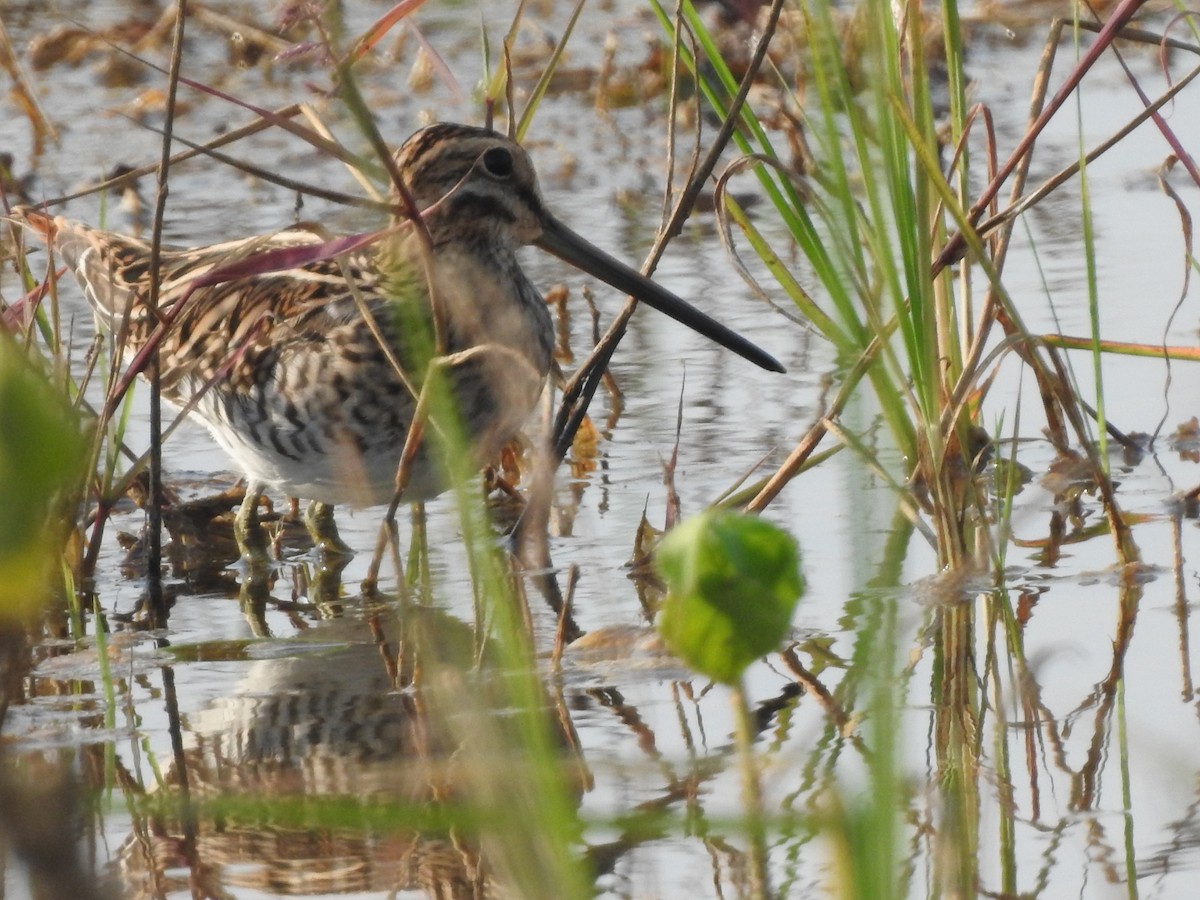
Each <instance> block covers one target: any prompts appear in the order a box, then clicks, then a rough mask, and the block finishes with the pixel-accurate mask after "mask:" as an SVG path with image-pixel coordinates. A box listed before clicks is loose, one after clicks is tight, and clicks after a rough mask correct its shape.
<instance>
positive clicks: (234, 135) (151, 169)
mask: <svg viewBox="0 0 1200 900" xmlns="http://www.w3.org/2000/svg"><path fill="white" fill-rule="evenodd" d="M302 108H303V107H302V105H301V104H298V103H293V104H292V105H290V106H285V107H283V108H282V109H279V110H276V111H275V112H274V113H272V118H273V119H279V118H283V119H288V118H291V117H292V116H295V115H298V114H299V113H300V111H301V109H302ZM277 124H278V123H277V122H276V121H271V120H268V119H264V118H261V117H260V118H257V119H255V120H254V121H253V122H249V123H247V124H246V125H243V126H241V127H240V128H235V129H233V130H232V131H227V132H225V133H224V134H222V135H221V136H220V137H216V138H214V139H213V140H211V141H207V142H206V143H203V144H188V146H189V149H187V150H184V151H181V152H179V153H176V154H175V155H174V156H172V157H171V158H170V164H171V165H178V164H179V163H181V162H184V161H186V160H189V159H192V158H194V157H197V156H214V155H215V154H214V152H213V151H215V150H216V149H217V148H218V147H224V146H225V145H226V144H232V143H233V142H235V141H240V140H241V139H242V138H245V137H249V136H250V135H252V134H257V133H258V132H260V131H265V130H266V129H268V128H271V127H273V126H275V125H277ZM175 140H177V141H179V142H180V143H184V144H187V143H188V142H187V141H184V140H183V139H182V138H179V137H176V138H175ZM217 158H218V160H219V161H221V162H225V161H227V160H228V159H229V157H223V155H222V156H219V157H217ZM160 164H161V163H157V162H155V163H148V164H147V165H144V166H138V167H137V168H136V169H131V170H129V171H128V172H125V173H123V174H121V175H117V176H115V177H113V178H107V179H105V180H104V181H100V182H97V183H96V184H93V185H90V186H88V187H86V188H82V189H80V190H78V191H75V192H74V193H71V194H64V195H63V196H61V197H52V198H50V199H49V200H43V201H41V202H40V203H39V204H38V205H39V208H41V207H50V206H60V205H62V204H63V203H66V202H67V201H69V200H77V199H78V198H80V197H86V196H89V195H90V194H95V193H98V192H99V191H110V190H121V189H123V188H126V187H129V186H130V185H132V184H133V183H134V182H136V181H137V180H138V179H139V178H143V177H145V176H146V175H152V174H154V173H155V172H157V171H158V167H159V165H160Z"/></svg>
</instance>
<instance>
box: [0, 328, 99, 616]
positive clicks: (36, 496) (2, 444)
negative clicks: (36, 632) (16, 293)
mask: <svg viewBox="0 0 1200 900" xmlns="http://www.w3.org/2000/svg"><path fill="white" fill-rule="evenodd" d="M83 454H84V443H83V438H82V435H81V433H80V428H79V422H78V419H77V417H76V415H75V413H74V411H73V410H72V409H71V407H70V405H69V404H68V402H67V399H66V397H65V396H64V395H62V394H61V393H58V392H56V391H55V390H54V388H53V387H52V386H51V385H50V383H49V382H48V381H47V379H46V377H45V376H44V375H43V374H42V373H41V372H40V371H38V370H37V369H36V368H35V367H34V366H33V365H32V364H31V363H30V362H29V360H28V359H27V358H26V356H25V354H24V353H23V352H22V351H21V349H20V348H18V347H17V346H16V345H15V344H14V343H13V342H12V340H11V339H9V338H8V336H7V335H0V497H3V498H4V500H3V502H2V503H0V619H6V618H13V617H15V618H19V619H24V618H27V617H29V616H31V615H33V614H34V613H35V612H36V610H37V609H38V608H39V606H40V603H41V600H42V598H43V597H45V596H46V585H47V578H48V576H49V573H50V572H51V571H52V569H51V566H52V564H53V561H54V560H55V558H56V557H57V554H58V542H57V541H56V540H55V539H54V535H53V533H52V529H51V528H50V521H49V520H50V513H51V509H52V506H53V504H54V501H55V499H56V498H57V497H58V496H59V494H60V492H61V491H62V490H63V489H65V488H67V487H69V486H70V485H71V484H72V483H73V482H74V480H75V478H76V477H77V475H78V473H79V469H80V465H81V464H82V460H83Z"/></svg>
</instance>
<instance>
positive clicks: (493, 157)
mask: <svg viewBox="0 0 1200 900" xmlns="http://www.w3.org/2000/svg"><path fill="white" fill-rule="evenodd" d="M483 167H484V169H486V170H487V173H488V174H489V175H491V176H492V177H493V178H507V177H508V176H509V175H511V174H512V171H513V158H512V154H511V153H509V152H508V151H507V150H505V149H504V148H503V147H492V148H491V149H490V150H487V151H485V152H484V154H483Z"/></svg>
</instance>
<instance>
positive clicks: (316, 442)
mask: <svg viewBox="0 0 1200 900" xmlns="http://www.w3.org/2000/svg"><path fill="white" fill-rule="evenodd" d="M395 158H396V163H397V168H398V170H399V172H400V173H401V175H402V176H403V179H404V182H405V184H406V186H407V188H408V190H409V192H410V193H411V195H412V197H413V199H414V200H415V201H416V204H417V207H418V208H419V209H420V210H422V216H421V218H422V221H423V231H422V230H421V229H418V228H417V227H414V226H413V224H412V223H411V222H409V223H407V224H406V226H405V227H400V225H401V222H402V221H403V219H401V218H399V217H398V218H397V220H396V222H395V223H394V224H395V225H396V226H397V228H396V230H395V232H394V233H392V234H391V235H390V236H388V237H385V238H384V239H382V240H381V241H380V242H379V243H378V244H377V245H375V246H373V247H372V248H371V249H369V250H362V249H360V250H357V251H351V252H347V253H345V254H342V255H341V256H339V257H336V258H327V259H320V260H317V261H312V260H311V259H308V260H306V261H305V262H304V263H303V264H302V265H296V266H293V267H287V268H283V269H280V270H276V271H271V272H265V273H260V274H254V275H250V276H248V277H239V278H237V279H235V280H227V281H223V282H221V283H215V284H207V285H205V286H203V287H200V288H198V289H192V290H190V291H189V286H191V285H192V283H193V282H194V281H195V280H196V279H197V278H200V277H203V276H207V275H210V273H213V272H216V271H218V270H221V269H226V268H227V267H229V266H230V265H232V264H235V263H239V262H240V261H243V260H248V259H250V258H251V257H252V256H254V255H255V254H259V253H262V252H264V251H275V250H280V249H282V248H300V247H305V246H309V245H319V244H323V243H325V241H326V238H325V237H323V236H322V235H321V234H320V233H318V230H317V229H313V228H305V227H296V228H291V229H288V230H286V231H280V232H277V233H275V234H269V235H265V236H259V237H251V238H246V239H243V240H235V241H229V242H226V243H222V244H216V245H213V246H208V247H197V248H194V249H186V250H185V249H165V250H164V251H163V252H162V254H161V260H160V269H159V293H158V301H157V302H158V307H157V309H152V308H151V307H150V304H149V295H150V284H149V281H150V278H149V273H150V246H149V244H147V243H146V242H144V241H140V240H137V239H134V238H130V237H125V236H122V235H119V234H113V233H111V232H107V231H100V230H97V229H94V228H90V227H88V226H87V225H82V224H78V223H75V222H70V221H68V220H66V219H63V218H51V217H50V216H48V215H46V214H44V213H41V212H37V211H34V210H30V209H23V210H18V211H17V213H16V215H17V216H18V217H19V218H20V219H21V220H22V221H23V222H24V223H25V224H26V225H27V226H29V227H30V228H32V229H33V230H34V231H35V232H37V233H39V234H40V235H41V236H42V237H43V238H44V239H45V240H46V241H47V242H48V243H50V244H51V245H52V246H53V248H54V249H55V251H56V252H57V254H58V256H59V258H60V259H61V260H62V261H63V262H65V263H66V264H67V265H68V266H69V267H70V268H71V269H72V270H73V271H74V273H75V275H76V277H77V278H78V280H79V283H80V284H81V285H82V287H83V290H84V293H85V294H86V295H87V298H88V300H89V301H90V303H91V304H92V306H93V307H94V308H95V310H96V313H97V315H98V317H99V319H100V321H101V325H102V327H104V328H105V329H107V330H108V331H110V332H111V333H112V334H113V335H114V336H115V337H116V339H117V341H118V343H119V345H120V346H121V347H122V348H123V352H124V354H125V355H126V357H129V356H132V355H133V354H135V353H136V352H137V351H138V350H139V349H140V348H141V347H142V346H143V345H144V344H145V343H146V342H147V340H149V339H150V338H151V336H152V335H153V333H154V332H155V330H156V328H157V326H158V325H159V323H160V322H162V321H164V320H169V322H170V327H169V330H168V331H167V333H166V334H165V336H164V337H163V339H162V342H161V344H160V347H159V369H160V379H161V386H162V394H163V396H164V397H166V398H167V399H169V400H171V401H174V402H176V403H178V404H181V405H186V404H189V403H191V404H194V405H193V408H192V414H193V415H195V416H196V417H198V418H199V419H200V420H201V421H203V422H204V424H205V425H207V426H208V429H209V431H211V432H212V435H213V437H214V438H215V439H216V441H217V443H219V444H220V445H221V446H222V447H223V448H225V450H226V451H228V453H229V454H230V456H232V457H233V458H234V460H236V462H237V464H238V465H239V466H240V467H241V469H242V470H243V471H244V472H245V473H246V475H247V476H248V479H249V482H250V487H249V490H248V492H247V502H246V504H245V505H243V508H242V513H241V515H240V516H239V525H240V528H241V529H242V530H241V533H240V535H239V537H240V538H244V537H245V536H246V535H245V528H246V527H247V526H248V525H249V523H250V522H251V520H252V518H253V516H254V511H255V509H256V507H257V497H258V494H259V493H260V492H261V491H262V490H263V489H265V488H267V487H274V488H277V489H279V490H281V491H284V492H286V493H287V494H288V495H290V496H297V497H304V498H308V499H310V500H313V501H317V502H319V503H322V504H333V503H346V502H350V503H355V504H360V505H368V504H372V503H379V502H383V501H386V500H388V499H390V498H391V497H392V495H393V493H394V491H395V486H396V475H397V467H398V464H399V460H400V456H401V450H402V448H403V446H404V442H405V437H406V435H407V433H408V430H409V424H410V423H411V421H412V418H413V412H414V407H415V400H414V396H413V392H412V390H411V388H410V386H406V384H405V381H406V380H407V381H408V384H409V385H412V384H413V382H414V381H416V382H418V383H419V382H420V379H421V377H422V376H423V375H424V366H425V364H426V363H427V362H428V360H429V359H431V358H432V356H433V355H434V354H435V349H434V348H436V352H437V353H438V354H440V355H443V356H445V357H448V358H449V359H450V360H452V361H453V362H452V364H449V365H448V366H447V372H448V376H449V384H450V386H451V388H452V390H453V393H454V396H455V397H456V398H457V401H458V405H459V413H460V415H461V420H462V422H463V423H464V427H465V430H466V432H467V434H468V435H469V438H470V441H471V444H472V448H473V450H474V452H475V455H476V457H477V458H478V459H479V460H480V462H481V463H482V462H487V461H490V460H491V459H493V458H494V457H495V456H496V455H497V454H498V452H499V451H500V449H501V447H502V446H503V445H504V444H505V443H506V442H507V441H509V440H510V439H511V438H512V437H513V436H514V435H515V434H516V433H517V432H518V430H519V429H520V427H521V425H522V424H523V422H524V420H525V419H526V418H527V416H528V415H529V413H530V411H531V410H532V409H533V407H534V405H535V403H536V401H537V398H538V396H539V394H540V392H541V390H542V387H543V383H544V381H545V379H546V376H547V373H548V372H549V370H550V361H551V351H552V347H553V341H554V329H553V323H552V321H551V318H550V315H549V313H548V311H547V308H546V304H545V302H544V301H543V299H542V296H541V294H540V293H539V292H538V290H537V289H536V288H535V287H534V286H533V285H532V284H531V283H530V282H529V280H528V279H527V278H526V277H525V274H524V273H523V272H522V271H521V268H520V266H519V265H518V263H517V255H516V254H517V250H518V248H519V247H520V246H521V245H524V244H536V245H538V246H540V247H542V248H543V249H545V250H547V251H549V252H550V253H553V254H555V255H556V256H559V257H561V258H563V259H564V260H566V261H568V262H570V263H572V264H573V265H575V266H577V267H579V268H580V269H582V270H584V271H586V272H588V273H590V274H592V275H594V276H596V277H597V278H600V279H602V280H604V281H606V282H607V283H609V284H610V285H612V286H614V287H616V288H618V289H619V290H621V291H624V292H626V293H628V294H632V295H633V296H635V297H637V298H638V299H639V300H641V301H643V302H645V303H647V304H648V305H650V306H653V307H655V308H657V309H660V310H662V311H663V312H665V313H667V314H668V315H670V316H672V317H674V318H676V319H678V320H679V321H681V322H683V323H685V324H687V325H688V326H690V327H691V328H694V329H696V330H697V331H699V332H701V333H702V334H704V335H706V336H707V337H709V338H711V339H713V340H716V341H717V342H719V343H721V344H723V345H724V346H726V347H728V348H730V349H732V350H734V351H735V352H736V353H739V354H740V355H742V356H744V357H745V358H747V359H749V360H751V361H752V362H754V363H756V364H757V365H759V366H762V367H763V368H766V369H771V370H776V371H782V367H781V366H780V365H779V363H778V362H777V361H776V360H774V359H773V358H772V357H770V356H769V355H767V354H766V353H764V352H763V351H762V350H760V349H758V348H757V347H756V346H754V345H753V344H751V343H749V342H748V341H746V340H745V339H744V338H742V337H740V336H739V335H737V334H735V333H734V332H732V331H730V330H729V329H727V328H725V327H724V326H723V325H721V324H719V323H718V322H716V321H714V320H712V319H710V318H709V317H707V316H706V315H704V314H703V313H701V312H700V311H699V310H697V309H695V308H694V307H692V306H690V305H688V304H687V303H686V302H684V301H683V300H681V299H679V298H678V297H676V296H675V295H673V294H671V293H669V292H668V291H666V290H664V289H663V288H661V287H659V286H658V285H656V284H655V283H653V282H651V281H649V280H648V279H646V278H644V277H642V276H641V275H640V274H639V273H637V272H635V271H634V270H633V269H631V268H629V267H628V266H625V265H623V264H622V263H620V262H618V261H616V260H615V259H613V258H612V257H610V256H608V255H606V254H605V253H603V252H601V251H600V250H598V249H596V248H595V247H593V246H592V245H590V244H588V243H587V242H586V241H584V240H583V239H582V238H581V237H579V236H578V235H576V234H575V233H574V232H572V231H570V230H569V229H568V228H566V227H565V226H564V225H562V224H561V223H560V222H559V221H558V220H557V219H556V218H554V216H552V215H551V214H550V213H549V212H547V211H546V209H545V208H544V206H543V205H542V198H541V194H540V192H539V190H538V184H537V177H536V175H535V174H534V170H533V165H532V163H531V162H530V159H529V157H528V155H526V153H525V151H524V150H523V149H521V147H520V146H518V145H517V144H515V143H514V142H513V141H511V140H509V139H507V138H506V137H504V136H502V135H500V134H498V133H496V132H493V131H490V130H486V129H482V128H473V127H468V126H463V125H451V124H440V125H432V126H429V127H427V128H424V129H422V130H420V131H418V132H417V133H416V134H414V135H413V136H412V137H410V138H409V139H408V140H407V141H405V142H404V144H403V146H401V147H400V149H399V150H398V151H397V152H396V157H395ZM393 200H394V202H396V203H397V204H398V203H399V198H398V195H395V194H394V196H393ZM398 215H399V214H398ZM300 252H301V253H303V251H300ZM285 255H286V254H285ZM313 255H317V254H313ZM249 265H251V266H253V264H252V263H251V264H249ZM431 297H432V298H433V299H432V302H431ZM177 307H178V308H177ZM434 336H436V339H435V337H434ZM401 371H403V372H405V373H406V376H407V377H402V376H401V374H400V372H401ZM428 443H429V441H424V442H422V450H421V452H419V454H418V455H417V457H416V459H415V460H414V464H413V467H412V469H411V479H410V481H409V483H408V485H407V488H406V490H405V494H404V498H405V499H406V500H411V501H416V500H422V499H427V498H429V497H431V496H433V495H435V494H437V493H438V492H439V491H440V490H441V489H442V487H443V480H442V478H441V477H440V475H439V471H438V470H439V463H438V460H437V459H436V456H435V455H434V454H432V453H431V452H429V451H427V450H426V449H424V447H425V445H427V444H428ZM312 512H313V510H311V509H310V521H311V513H312ZM323 512H327V508H326V509H325V510H323ZM326 518H327V517H326ZM243 548H245V544H243Z"/></svg>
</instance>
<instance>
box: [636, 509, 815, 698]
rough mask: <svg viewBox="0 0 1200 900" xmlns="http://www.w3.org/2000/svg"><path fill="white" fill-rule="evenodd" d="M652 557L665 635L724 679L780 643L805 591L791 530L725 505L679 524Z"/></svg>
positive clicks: (706, 671)
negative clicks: (661, 592)
mask: <svg viewBox="0 0 1200 900" xmlns="http://www.w3.org/2000/svg"><path fill="white" fill-rule="evenodd" d="M657 564H658V569H659V572H660V573H661V574H662V576H663V578H664V579H665V580H666V582H667V587H668V589H669V591H670V593H669V594H668V595H667V599H666V600H664V601H663V607H662V612H661V613H660V614H659V617H658V630H659V632H660V633H661V634H662V637H663V640H664V641H665V642H666V644H667V646H668V647H669V648H670V649H671V651H672V652H673V653H675V654H676V655H677V656H679V657H680V658H681V659H683V660H684V661H685V662H686V663H687V664H688V665H690V666H691V667H692V668H694V669H696V671H698V672H700V673H701V674H703V675H705V676H707V677H709V678H711V679H713V680H714V681H720V682H723V683H725V684H733V683H735V682H736V681H737V680H738V679H739V678H741V675H742V672H743V671H744V670H745V669H746V667H747V666H749V665H750V664H751V663H752V662H754V661H755V660H757V659H758V658H760V657H762V656H764V655H765V654H767V653H770V652H771V651H772V650H775V649H776V648H777V647H778V646H779V644H780V643H781V642H782V641H783V639H784V638H785V637H786V636H787V633H788V629H789V628H790V626H791V623H792V614H793V613H794V612H795V609H796V603H797V602H798V601H799V600H800V596H801V594H803V593H804V578H803V576H802V575H801V574H800V549H799V547H798V546H797V544H796V540H795V538H793V537H792V536H791V535H790V534H788V533H787V532H786V531H784V530H783V529H781V528H779V527H778V526H776V525H772V524H771V523H770V522H767V521H765V520H763V519H761V518H759V517H757V516H749V515H745V514H743V513H738V512H733V511H730V510H712V511H709V512H706V513H703V514H702V515H699V516H696V517H695V518H692V519H689V520H687V521H686V522H684V523H683V524H681V525H679V526H678V527H677V528H675V529H674V530H673V531H671V532H670V533H669V534H668V535H667V536H666V537H665V538H663V541H662V543H661V544H660V545H659V548H658V557H657Z"/></svg>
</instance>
